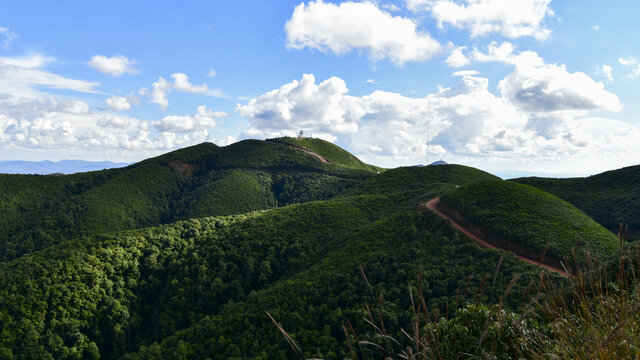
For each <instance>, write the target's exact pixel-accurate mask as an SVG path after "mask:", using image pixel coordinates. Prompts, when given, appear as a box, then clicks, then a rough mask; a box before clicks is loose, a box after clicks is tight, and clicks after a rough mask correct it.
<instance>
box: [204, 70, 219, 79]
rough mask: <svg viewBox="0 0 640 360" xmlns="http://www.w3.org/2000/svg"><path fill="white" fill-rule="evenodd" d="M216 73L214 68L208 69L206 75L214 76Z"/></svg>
mask: <svg viewBox="0 0 640 360" xmlns="http://www.w3.org/2000/svg"><path fill="white" fill-rule="evenodd" d="M217 74H218V73H217V72H216V70H215V69H209V72H208V73H207V76H208V77H214V76H216V75H217Z"/></svg>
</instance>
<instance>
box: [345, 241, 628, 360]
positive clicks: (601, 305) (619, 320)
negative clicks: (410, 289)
mask: <svg viewBox="0 0 640 360" xmlns="http://www.w3.org/2000/svg"><path fill="white" fill-rule="evenodd" d="M585 258H590V256H589V253H588V252H585ZM576 266H577V268H578V269H579V270H578V271H577V274H578V275H577V276H576V277H575V278H570V279H567V280H566V281H563V282H560V283H559V282H556V281H552V280H551V279H549V278H547V277H546V276H544V275H543V274H541V275H542V276H541V277H540V279H539V281H538V282H536V283H535V284H531V285H532V286H530V287H529V289H530V290H531V291H530V292H529V293H530V294H531V295H530V298H529V299H526V300H527V301H526V305H524V306H522V307H521V308H520V309H519V310H517V311H512V310H509V309H505V307H504V300H505V299H507V298H508V297H509V296H511V293H510V291H509V288H507V290H506V291H505V293H504V294H503V295H502V297H501V298H500V301H499V302H498V303H497V304H494V305H491V306H487V305H484V304H482V303H481V302H479V301H476V302H475V303H466V304H465V305H464V306H462V307H460V308H459V309H457V311H456V312H455V315H454V316H453V317H448V316H441V317H438V316H431V315H430V314H429V313H428V312H426V311H425V309H426V307H425V306H424V297H423V296H421V295H420V294H419V293H415V292H414V293H412V294H410V296H411V298H412V300H413V301H412V308H413V311H414V312H413V314H414V316H413V318H412V323H411V325H410V326H409V328H408V332H406V333H405V334H404V336H402V337H400V338H393V337H391V336H390V334H389V333H388V332H387V331H386V330H385V327H384V323H383V322H382V321H381V319H380V318H376V317H375V314H376V312H377V311H379V309H383V311H384V306H383V305H382V304H381V305H380V306H378V308H374V309H373V310H374V312H373V314H374V315H373V316H371V315H370V314H369V319H370V321H369V323H370V325H371V327H372V328H373V329H374V336H373V337H370V336H371V335H367V337H364V338H363V337H360V339H364V344H365V346H364V347H362V346H361V347H356V346H355V345H354V346H353V347H350V349H351V350H352V351H351V353H350V355H351V357H352V358H356V357H358V356H359V355H362V354H365V353H366V352H371V350H372V349H373V350H374V355H373V356H371V355H369V358H372V357H384V358H388V359H412V360H418V359H425V360H426V359H459V358H461V356H464V357H468V358H476V359H515V358H526V359H636V358H638V357H639V356H640V347H639V345H640V330H639V328H638V323H639V322H640V287H638V285H639V284H638V278H637V277H636V275H635V274H636V273H638V271H640V247H639V246H637V245H636V246H633V245H632V246H626V247H625V248H624V249H623V250H622V251H621V252H619V253H617V254H616V255H615V256H613V257H612V258H611V259H609V260H608V261H606V262H605V263H601V264H599V263H595V262H591V261H590V262H586V263H583V264H580V265H578V264H576ZM514 279H515V278H514ZM345 332H347V333H348V335H349V337H350V338H351V339H352V342H354V343H355V340H356V339H358V337H357V336H358V335H357V333H356V332H355V331H353V330H351V331H350V332H349V331H345ZM369 344H370V345H371V346H369V347H367V345H369ZM354 349H355V350H354Z"/></svg>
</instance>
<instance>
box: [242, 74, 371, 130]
mask: <svg viewBox="0 0 640 360" xmlns="http://www.w3.org/2000/svg"><path fill="white" fill-rule="evenodd" d="M347 92H348V90H347V85H346V84H345V82H344V81H343V80H342V79H340V78H337V77H332V78H330V79H327V80H325V81H323V82H322V83H320V84H317V85H316V83H315V77H314V76H313V75H311V74H305V75H303V76H302V79H301V80H300V81H298V80H294V81H292V82H290V83H288V84H285V85H283V86H281V87H280V88H279V89H276V90H273V91H270V92H268V93H266V94H264V95H261V96H259V97H258V98H256V99H252V100H251V101H249V103H248V104H246V105H239V104H238V106H237V107H236V110H237V111H238V112H239V113H240V115H241V116H243V117H246V118H249V119H251V120H252V125H253V127H254V128H255V129H259V130H260V131H261V132H263V133H268V134H276V135H277V134H278V133H280V132H281V131H282V130H293V131H297V130H298V129H314V132H331V133H341V134H342V133H353V132H355V131H357V129H358V125H357V124H356V122H355V120H356V118H357V117H358V116H361V115H360V114H359V113H360V112H361V110H359V109H357V108H351V107H350V106H346V105H345V104H344V103H345V102H349V101H350V97H348V96H345V95H346V94H347Z"/></svg>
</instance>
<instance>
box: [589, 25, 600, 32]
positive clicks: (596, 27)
mask: <svg viewBox="0 0 640 360" xmlns="http://www.w3.org/2000/svg"><path fill="white" fill-rule="evenodd" d="M591 30H594V31H598V30H600V25H593V26H592V27H591Z"/></svg>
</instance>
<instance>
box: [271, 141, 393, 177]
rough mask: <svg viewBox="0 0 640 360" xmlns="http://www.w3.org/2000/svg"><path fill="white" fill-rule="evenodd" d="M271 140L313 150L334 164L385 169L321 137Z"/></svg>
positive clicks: (356, 167)
mask: <svg viewBox="0 0 640 360" xmlns="http://www.w3.org/2000/svg"><path fill="white" fill-rule="evenodd" d="M270 141H274V142H281V143H285V144H290V145H293V146H298V147H301V148H303V149H306V150H309V151H312V152H314V153H316V154H319V155H321V156H323V157H324V158H325V159H327V160H328V161H330V162H331V163H332V164H338V165H343V166H347V167H349V168H352V169H362V170H367V171H383V169H381V168H379V167H377V166H373V165H368V164H365V163H363V162H362V161H360V160H359V159H358V158H357V157H355V156H353V155H352V154H351V153H349V152H348V151H346V150H344V149H342V148H340V147H337V146H335V145H333V144H331V143H329V142H326V141H324V140H321V139H317V138H292V137H282V138H277V139H271V140H270Z"/></svg>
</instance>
